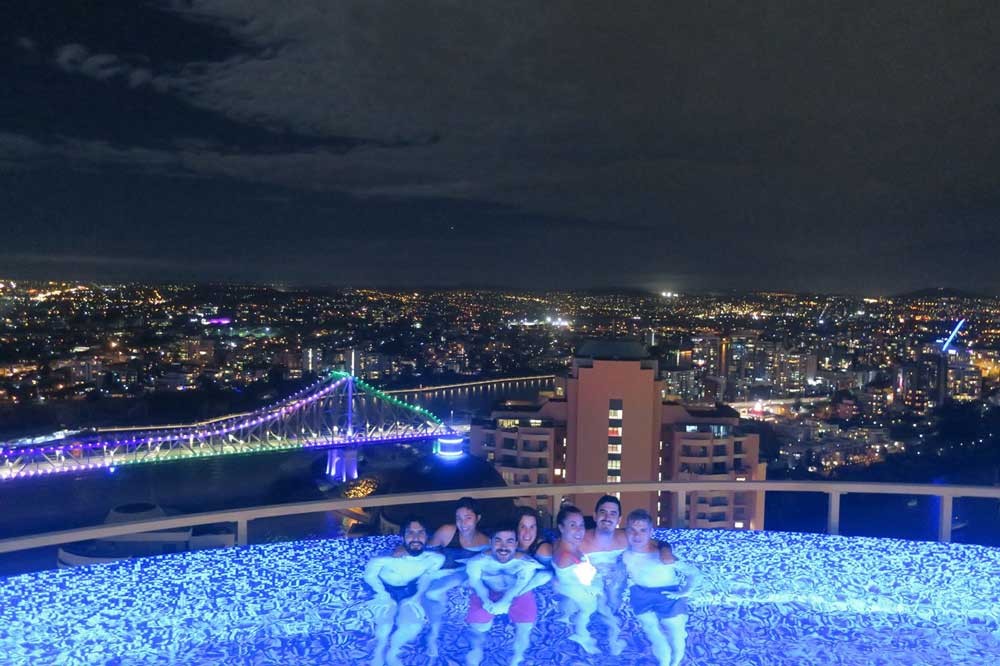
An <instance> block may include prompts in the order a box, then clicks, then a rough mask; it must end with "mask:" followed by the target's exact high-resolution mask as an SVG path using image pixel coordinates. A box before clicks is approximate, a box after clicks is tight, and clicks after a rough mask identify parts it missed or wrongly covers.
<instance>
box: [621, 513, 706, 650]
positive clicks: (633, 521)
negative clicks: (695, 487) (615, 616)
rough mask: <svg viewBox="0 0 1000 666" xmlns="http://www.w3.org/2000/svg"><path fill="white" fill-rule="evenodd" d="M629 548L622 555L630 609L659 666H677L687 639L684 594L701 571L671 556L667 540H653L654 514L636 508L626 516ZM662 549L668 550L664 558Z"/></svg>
mask: <svg viewBox="0 0 1000 666" xmlns="http://www.w3.org/2000/svg"><path fill="white" fill-rule="evenodd" d="M625 525H626V532H627V533H628V549H627V550H626V551H625V553H624V554H623V555H622V560H623V561H624V563H625V568H626V569H627V570H628V576H629V579H630V580H631V581H632V588H631V590H630V593H629V599H630V603H631V605H632V611H633V612H634V613H635V617H636V619H637V620H638V621H639V624H641V625H642V628H643V631H645V632H646V636H647V637H648V638H649V642H650V644H651V645H652V648H653V654H654V655H656V658H657V659H658V660H659V663H660V666H678V664H680V663H681V660H682V659H683V658H684V647H685V643H686V641H687V629H686V627H685V625H686V624H687V616H688V609H687V597H688V596H689V595H690V594H691V591H692V590H693V589H694V588H695V586H696V585H697V584H698V581H699V579H700V578H701V573H700V572H699V571H698V569H696V568H695V567H693V566H691V565H690V564H687V563H684V562H681V561H680V560H678V559H676V558H675V557H673V553H672V552H670V551H671V548H670V545H669V544H663V543H660V544H659V545H658V544H657V543H656V542H655V541H653V540H652V534H653V518H652V516H650V515H649V512H647V511H645V510H643V509H636V510H635V511H632V512H631V513H629V514H628V518H626V520H625ZM664 549H666V550H667V551H668V552H669V554H670V559H671V560H672V561H671V562H669V563H665V562H664V561H663V557H664Z"/></svg>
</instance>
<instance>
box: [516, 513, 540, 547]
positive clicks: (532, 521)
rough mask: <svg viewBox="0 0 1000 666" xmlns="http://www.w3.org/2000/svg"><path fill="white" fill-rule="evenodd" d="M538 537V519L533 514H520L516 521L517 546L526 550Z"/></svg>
mask: <svg viewBox="0 0 1000 666" xmlns="http://www.w3.org/2000/svg"><path fill="white" fill-rule="evenodd" d="M537 538H538V519H537V518H535V517H534V516H521V519H520V520H519V521H517V546H518V548H520V549H522V550H527V549H528V548H530V547H531V544H533V543H535V539H537Z"/></svg>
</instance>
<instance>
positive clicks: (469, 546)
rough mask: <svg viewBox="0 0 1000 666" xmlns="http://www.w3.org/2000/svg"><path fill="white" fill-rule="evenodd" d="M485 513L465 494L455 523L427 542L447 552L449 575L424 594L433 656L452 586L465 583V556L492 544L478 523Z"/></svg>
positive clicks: (428, 652) (448, 525) (440, 579)
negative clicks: (480, 529)
mask: <svg viewBox="0 0 1000 666" xmlns="http://www.w3.org/2000/svg"><path fill="white" fill-rule="evenodd" d="M482 517H483V516H482V513H480V509H479V503H478V502H477V501H476V500H475V499H473V498H471V497H463V498H461V499H460V500H458V504H456V505H455V524H454V525H452V524H447V525H442V526H441V527H439V528H438V529H437V531H436V532H434V536H433V537H431V539H430V541H428V542H427V547H428V548H440V549H441V553H442V554H443V555H444V556H445V564H444V567H443V570H446V573H445V575H443V576H442V577H441V578H438V579H437V580H435V581H434V582H433V583H432V584H431V587H430V589H429V590H427V593H426V594H425V595H424V602H425V605H426V607H427V617H428V618H430V624H431V630H430V633H429V634H428V636H427V655H428V656H429V657H436V656H437V654H438V636H439V634H440V633H441V621H442V619H443V618H444V612H445V606H446V603H445V602H446V601H447V599H448V590H450V589H452V588H453V587H458V586H459V585H462V584H464V583H465V581H466V576H465V560H467V559H469V558H470V557H475V556H476V555H478V554H479V553H480V552H482V551H483V550H484V549H486V548H488V547H489V545H490V539H489V537H487V536H486V535H485V534H483V533H482V532H480V531H479V527H478V525H479V521H480V519H481V518H482Z"/></svg>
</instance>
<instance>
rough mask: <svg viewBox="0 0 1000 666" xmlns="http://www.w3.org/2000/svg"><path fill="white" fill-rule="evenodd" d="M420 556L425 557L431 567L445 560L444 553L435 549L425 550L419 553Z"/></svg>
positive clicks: (437, 565) (439, 564) (438, 565)
mask: <svg viewBox="0 0 1000 666" xmlns="http://www.w3.org/2000/svg"><path fill="white" fill-rule="evenodd" d="M421 557H423V558H425V559H426V560H427V562H428V564H429V565H430V566H431V567H440V566H441V565H443V564H444V561H445V556H444V554H443V553H439V552H437V551H436V550H425V551H424V552H423V553H421Z"/></svg>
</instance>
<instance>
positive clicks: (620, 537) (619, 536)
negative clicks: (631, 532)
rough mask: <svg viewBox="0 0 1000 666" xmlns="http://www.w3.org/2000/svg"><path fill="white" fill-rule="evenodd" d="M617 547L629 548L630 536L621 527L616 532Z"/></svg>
mask: <svg viewBox="0 0 1000 666" xmlns="http://www.w3.org/2000/svg"><path fill="white" fill-rule="evenodd" d="M614 543H615V546H620V547H621V548H628V534H626V532H625V530H624V529H622V528H621V527H619V528H618V529H616V530H615V541H614Z"/></svg>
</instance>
